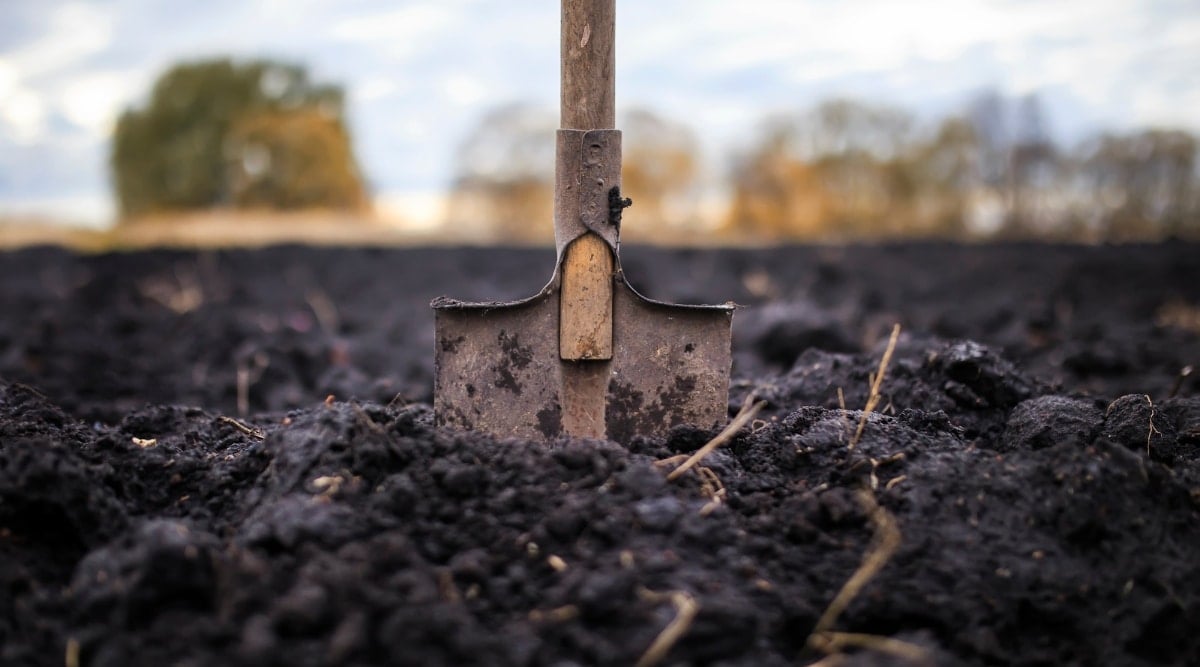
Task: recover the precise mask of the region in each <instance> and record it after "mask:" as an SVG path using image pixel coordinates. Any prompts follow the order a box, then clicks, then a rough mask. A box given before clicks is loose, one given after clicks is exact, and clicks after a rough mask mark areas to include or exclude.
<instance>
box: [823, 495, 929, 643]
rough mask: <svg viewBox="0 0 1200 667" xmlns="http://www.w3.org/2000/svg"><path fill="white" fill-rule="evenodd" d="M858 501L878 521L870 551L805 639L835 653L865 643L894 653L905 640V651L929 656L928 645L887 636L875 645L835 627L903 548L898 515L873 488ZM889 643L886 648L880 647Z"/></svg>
mask: <svg viewBox="0 0 1200 667" xmlns="http://www.w3.org/2000/svg"><path fill="white" fill-rule="evenodd" d="M858 501H859V503H861V504H862V506H863V509H865V510H866V511H867V515H868V516H869V517H870V519H871V523H873V524H875V534H874V535H873V536H872V538H871V546H870V547H869V548H868V549H867V553H866V554H865V555H864V556H863V562H862V565H860V566H859V568H858V570H857V571H855V572H854V574H852V575H851V576H850V578H849V579H848V580H846V583H845V584H843V585H842V589H841V590H840V591H838V594H837V595H836V596H835V597H834V598H833V602H830V603H829V607H828V608H826V609H825V613H823V614H821V618H820V619H818V620H817V624H816V626H814V627H813V630H812V634H810V635H809V636H808V641H807V642H806V643H807V645H808V646H809V647H810V648H813V649H816V650H818V651H821V652H822V653H835V652H837V651H838V650H839V649H840V647H842V646H862V647H865V648H878V649H879V650H885V651H888V652H889V653H895V650H894V649H896V645H897V644H903V645H904V647H905V648H903V649H902V650H903V651H905V652H906V655H905V657H908V656H909V655H913V656H916V655H918V654H919V655H920V658H914V659H924V658H926V657H927V656H926V653H925V649H923V648H921V647H919V646H916V645H914V644H909V643H907V642H903V641H900V640H898V639H890V638H887V637H878V638H877V639H878V640H879V641H878V642H875V645H874V646H871V645H868V643H867V641H866V640H865V639H864V638H866V637H872V636H873V635H862V634H855V633H839V632H834V631H833V630H832V628H833V625H834V623H836V622H837V620H838V617H839V616H841V615H842V612H844V611H845V610H846V608H847V607H848V606H850V603H851V602H852V601H853V600H854V598H855V597H857V596H858V594H859V593H860V592H861V591H862V589H863V587H865V586H866V585H867V583H868V582H870V581H871V579H873V578H875V575H877V574H879V571H880V570H882V569H883V566H884V565H886V564H887V562H888V561H889V560H890V559H891V557H892V556H893V555H894V554H895V553H896V550H897V549H898V548H900V529H899V528H898V527H897V526H896V519H895V517H893V516H892V515H891V513H889V512H888V511H887V510H885V509H883V508H882V507H880V506H879V503H877V502H876V501H875V495H874V494H873V493H871V492H870V491H868V490H866V489H863V490H862V491H860V492H859V494H858ZM880 647H887V648H880Z"/></svg>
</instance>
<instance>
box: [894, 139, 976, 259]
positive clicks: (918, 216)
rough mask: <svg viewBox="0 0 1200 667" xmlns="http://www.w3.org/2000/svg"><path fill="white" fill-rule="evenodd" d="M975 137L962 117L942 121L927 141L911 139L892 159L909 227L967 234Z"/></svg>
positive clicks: (942, 234)
mask: <svg viewBox="0 0 1200 667" xmlns="http://www.w3.org/2000/svg"><path fill="white" fill-rule="evenodd" d="M979 152H980V147H979V137H978V136H977V135H976V133H975V130H974V128H973V127H972V126H971V123H970V122H969V121H968V120H967V119H966V118H961V117H950V118H947V119H945V120H943V121H942V122H941V124H940V125H939V126H938V128H937V131H936V132H934V134H933V136H932V137H930V138H929V139H928V140H925V141H921V142H917V143H915V144H914V145H913V146H912V147H911V148H910V149H909V150H907V151H906V152H905V154H904V155H903V156H902V158H901V159H900V160H898V161H897V163H896V167H895V168H896V169H898V170H900V171H901V172H902V174H903V176H900V177H897V178H896V181H897V183H898V184H899V187H897V199H898V200H899V201H900V202H903V205H902V206H901V208H903V209H904V210H905V212H906V213H905V214H906V215H907V217H908V221H907V224H906V228H907V229H909V230H911V232H913V233H916V234H922V235H931V236H938V237H960V236H963V235H965V234H966V233H967V231H968V230H967V218H968V217H969V215H970V207H971V200H972V197H973V196H974V194H975V191H976V189H977V188H978V187H979V184H980V181H981V177H980V174H979Z"/></svg>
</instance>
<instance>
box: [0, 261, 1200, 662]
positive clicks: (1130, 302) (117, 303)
mask: <svg viewBox="0 0 1200 667" xmlns="http://www.w3.org/2000/svg"><path fill="white" fill-rule="evenodd" d="M551 263H552V257H551V254H550V253H549V251H534V250H500V251H495V250H482V249H472V250H461V249H459V250H451V249H444V250H437V249H434V250H429V249H423V250H334V249H310V248H297V247H284V248H274V249H267V250H260V251H230V252H216V253H200V254H197V253H187V252H149V253H131V254H108V255H101V256H79V255H73V254H70V253H68V252H65V251H61V250H54V249H31V250H25V251H20V252H12V253H7V254H4V255H0V312H3V317H2V318H0V664H3V665H63V664H66V665H68V666H69V667H71V666H74V665H222V666H230V665H393V664H419V665H467V664H486V665H562V666H565V665H585V664H605V665H629V664H633V663H634V662H636V661H637V660H638V658H639V656H641V655H642V654H643V653H644V652H645V651H646V649H647V647H649V646H650V645H651V643H652V642H653V641H654V639H655V637H656V636H657V635H658V634H659V633H660V632H661V631H662V630H663V628H664V627H666V626H667V625H668V624H669V623H670V622H671V621H672V619H673V618H674V617H675V608H674V607H673V606H672V604H671V602H670V601H669V600H668V599H667V597H666V596H660V595H655V594H653V593H651V592H657V593H669V592H674V591H682V592H686V593H688V594H690V595H691V596H692V597H693V598H694V599H695V601H696V602H697V603H698V604H699V612H698V614H697V615H696V617H695V618H694V620H693V622H692V623H691V624H690V626H688V627H687V629H686V632H685V633H684V635H683V637H682V639H680V640H679V641H678V643H676V644H675V645H674V646H673V647H672V648H671V650H670V651H669V653H668V654H667V656H666V658H665V660H664V663H663V664H720V665H795V664H808V663H811V662H814V661H816V660H818V659H820V658H821V657H822V654H820V653H817V652H814V651H813V650H812V649H811V648H806V640H807V639H808V637H809V635H810V633H811V631H812V629H813V627H814V625H815V623H816V621H817V619H818V617H819V616H820V615H821V613H822V612H823V611H824V609H825V608H826V607H827V606H828V605H829V603H830V601H831V600H833V598H834V596H835V595H836V594H837V593H838V591H839V589H840V588H841V587H842V585H843V584H844V583H845V582H846V580H847V579H848V578H849V577H850V576H851V575H852V574H853V573H854V572H855V570H856V569H857V568H858V567H859V564H860V563H861V561H862V559H863V556H864V554H865V553H866V552H867V551H868V550H869V549H870V546H871V544H872V538H873V534H874V528H873V524H872V522H871V520H870V517H869V516H868V512H867V509H866V508H865V507H864V505H863V504H862V503H861V502H860V499H859V494H860V493H861V491H860V490H861V489H863V488H868V489H873V494H874V496H875V498H877V500H878V503H879V504H880V505H881V506H882V507H883V508H885V509H886V510H887V511H888V512H889V513H890V514H891V515H893V516H894V517H895V520H896V523H897V526H898V528H899V530H900V533H901V535H902V541H901V546H900V547H899V550H898V551H897V552H896V553H895V555H894V556H893V557H892V558H891V560H890V561H889V562H888V563H887V564H886V565H885V566H884V568H883V569H882V571H881V572H880V574H879V575H878V576H877V577H875V578H874V579H873V580H871V581H870V582H869V583H868V584H867V585H866V587H865V588H864V589H863V590H862V592H861V593H860V594H859V595H858V596H857V597H856V598H855V599H854V600H853V601H852V602H851V603H850V605H849V607H848V608H847V609H846V611H845V612H844V613H843V614H842V615H841V617H840V618H839V619H838V620H837V621H836V623H835V624H834V629H835V630H839V631H845V632H854V633H867V634H872V635H880V636H884V637H891V638H894V639H898V640H901V641H904V642H908V643H911V644H914V645H916V646H918V647H922V648H923V649H924V651H925V652H926V654H927V655H928V657H929V660H928V662H930V663H932V664H1014V665H1065V664H1085V665H1162V664H1177V665H1187V664H1191V665H1196V664H1200V658H1197V656H1200V632H1197V628H1200V379H1198V378H1200V373H1196V374H1193V375H1191V376H1189V377H1186V378H1182V379H1181V378H1180V370H1181V369H1182V368H1183V367H1185V366H1187V365H1189V364H1196V363H1197V362H1200V330H1198V329H1197V324H1196V322H1197V320H1200V316H1198V315H1197V313H1198V312H1200V311H1198V309H1200V246H1196V245H1187V244H1181V243H1171V244H1165V245H1157V246H1126V247H1097V248H1081V247H1054V246H1034V245H1021V246H1018V245H1012V246H978V247H958V246H942V245H904V246H888V247H853V248H784V249H771V250H737V251H700V250H692V251H666V250H637V249H628V250H626V251H625V265H626V269H627V273H628V274H629V275H630V276H631V278H632V280H633V282H634V283H635V284H636V285H638V286H639V287H640V288H642V289H644V291H646V292H648V293H649V295H651V296H654V297H657V298H663V299H670V300H677V301H685V302H697V301H725V300H733V301H737V302H739V303H742V304H746V305H747V306H750V307H749V308H747V309H745V310H743V311H741V312H740V313H739V314H738V315H737V317H736V318H735V344H734V346H735V368H734V378H735V382H734V385H735V386H734V389H733V391H732V394H731V397H730V405H731V411H732V410H734V409H736V407H737V406H739V405H740V404H741V402H742V400H743V398H744V397H745V396H746V394H747V393H749V392H750V391H757V392H758V394H759V396H761V397H762V398H764V399H765V400H766V401H767V406H766V408H765V409H764V412H762V413H760V415H759V416H760V417H761V420H760V421H758V422H756V423H755V424H753V426H752V427H751V428H748V429H746V430H745V431H743V432H742V433H741V434H740V435H739V436H737V437H736V438H735V439H734V440H733V441H732V442H731V443H730V444H729V445H727V446H725V447H723V448H722V449H719V450H718V451H717V452H716V453H714V454H713V455H711V456H710V457H709V458H708V459H706V461H705V463H706V465H707V466H708V467H709V468H710V469H711V471H712V472H714V473H715V474H716V476H717V477H718V478H719V479H720V481H721V482H722V483H723V484H724V486H725V488H726V494H727V495H726V497H725V500H724V502H723V503H721V504H719V505H718V506H716V507H715V509H714V508H713V507H711V506H709V504H710V500H709V498H708V497H707V496H706V495H705V493H704V491H703V489H702V484H701V481H702V480H701V478H700V477H699V476H697V474H695V473H689V474H687V475H684V476H683V477H681V478H680V479H679V480H676V481H674V482H667V481H666V478H665V472H666V471H667V470H668V469H667V468H662V467H656V466H655V465H654V462H655V461H656V460H658V459H662V458H666V457H668V456H673V455H675V454H679V453H686V452H691V451H694V450H695V449H697V448H698V447H700V446H701V445H703V444H704V443H705V442H706V441H707V440H708V439H709V437H711V436H712V435H713V434H712V433H708V432H701V431H697V430H695V429H691V428H688V427H681V428H678V429H676V430H675V431H673V432H672V433H671V435H670V436H669V437H667V438H663V439H637V440H634V441H632V442H590V441H573V440H569V439H560V440H558V441H556V442H553V443H550V444H548V445H547V444H544V443H536V442H520V441H512V440H505V441H497V440H494V439H492V438H488V437H484V436H480V435H476V434H465V433H453V432H447V431H443V430H438V429H436V428H434V427H433V426H432V415H431V410H430V407H429V406H430V403H431V399H432V396H431V389H432V356H433V330H432V314H431V312H430V311H429V309H428V302H429V300H430V299H431V298H432V297H435V296H438V295H441V294H449V295H452V296H455V297H459V298H465V299H504V298H513V297H519V296H527V295H529V294H532V293H533V292H534V291H536V290H537V289H538V288H539V287H540V286H541V284H542V283H543V282H544V280H545V278H546V277H547V275H548V274H549V272H550V269H551ZM1189 317H1191V318H1192V319H1189ZM893 322H899V323H901V324H902V325H903V327H904V334H903V335H902V337H901V339H900V342H899V344H898V346H897V348H896V352H895V356H894V358H893V360H892V363H891V365H890V367H889V369H888V373H887V376H886V380H885V381H884V383H883V394H884V398H883V400H882V401H881V402H880V404H879V407H878V409H877V410H876V411H875V412H874V413H872V414H870V415H869V417H868V418H867V425H866V428H865V430H864V432H863V435H862V439H861V441H860V442H859V443H858V444H857V446H856V447H854V448H851V447H850V446H849V444H850V441H851V439H852V437H853V434H854V430H855V426H856V424H857V422H858V421H859V419H860V417H861V414H862V413H861V412H860V411H859V408H861V407H862V406H863V405H864V404H865V403H866V400H867V395H868V382H869V376H870V374H871V373H872V372H873V371H874V370H875V369H876V367H877V366H878V364H879V359H880V356H881V354H882V352H883V349H884V345H885V343H886V337H887V334H888V332H889V331H890V329H891V325H892V323H893ZM839 389H840V390H841V393H842V395H843V396H844V401H845V405H846V406H847V407H848V408H849V410H841V409H839ZM327 396H329V397H330V398H329V399H328V400H327V398H326V397H327ZM702 509H703V510H704V511H703V512H702ZM710 510H711V511H710ZM845 659H846V660H845V662H844V663H842V664H849V665H884V664H908V663H907V662H906V661H905V660H904V659H901V658H899V657H896V656H893V655H890V654H888V653H885V652H879V651H874V650H858V651H855V650H849V651H848V653H847V654H846V656H845Z"/></svg>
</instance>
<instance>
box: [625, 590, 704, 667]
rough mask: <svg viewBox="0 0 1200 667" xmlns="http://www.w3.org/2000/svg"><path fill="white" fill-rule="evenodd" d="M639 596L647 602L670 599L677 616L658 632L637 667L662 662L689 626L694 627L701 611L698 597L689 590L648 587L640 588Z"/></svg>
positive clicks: (645, 666)
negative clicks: (654, 589)
mask: <svg viewBox="0 0 1200 667" xmlns="http://www.w3.org/2000/svg"><path fill="white" fill-rule="evenodd" d="M638 597H640V598H642V599H643V600H646V601H647V602H654V603H658V602H665V601H670V602H671V604H672V605H674V606H675V618H673V619H671V622H670V623H668V624H667V627H665V628H663V629H662V632H660V633H658V636H657V637H655V638H654V642H652V643H651V644H650V648H647V649H646V652H645V653H643V654H642V657H641V658H639V659H638V661H637V665H636V667H653V666H654V665H657V664H658V663H660V662H662V659H663V658H665V657H667V653H669V652H670V651H671V647H673V646H675V644H676V643H677V642H678V641H679V640H680V639H681V638H682V637H683V635H684V634H686V633H687V631H688V628H690V627H692V621H693V620H695V618H696V614H697V613H699V612H700V603H699V602H696V598H694V597H692V596H691V594H690V593H688V592H687V591H670V592H668V593H660V592H657V591H652V590H649V589H646V588H642V589H639V590H638Z"/></svg>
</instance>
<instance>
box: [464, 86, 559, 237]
mask: <svg viewBox="0 0 1200 667" xmlns="http://www.w3.org/2000/svg"><path fill="white" fill-rule="evenodd" d="M556 127H557V121H556V119H555V117H554V114H553V113H551V112H550V111H548V110H546V109H542V108H540V107H535V106H531V105H527V104H511V105H507V106H503V107H499V108H497V109H494V110H492V111H491V112H489V113H487V114H486V115H485V116H484V117H483V118H482V119H481V120H480V121H479V124H478V125H476V126H475V129H474V130H472V131H471V133H470V134H469V135H467V138H466V139H465V140H464V141H463V143H462V144H461V145H460V146H459V148H458V155H457V160H456V162H457V167H456V171H455V173H456V174H457V175H456V176H455V179H454V183H453V185H452V187H451V191H450V200H449V205H448V211H447V218H448V223H449V225H450V227H451V229H453V230H456V231H457V232H458V233H460V234H463V235H465V236H469V237H471V238H473V239H475V240H478V241H505V242H518V243H542V242H547V241H549V240H551V239H553V238H554V226H553V220H554V218H553V216H554V150H555V149H554V145H555V139H554V131H555V128H556Z"/></svg>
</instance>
